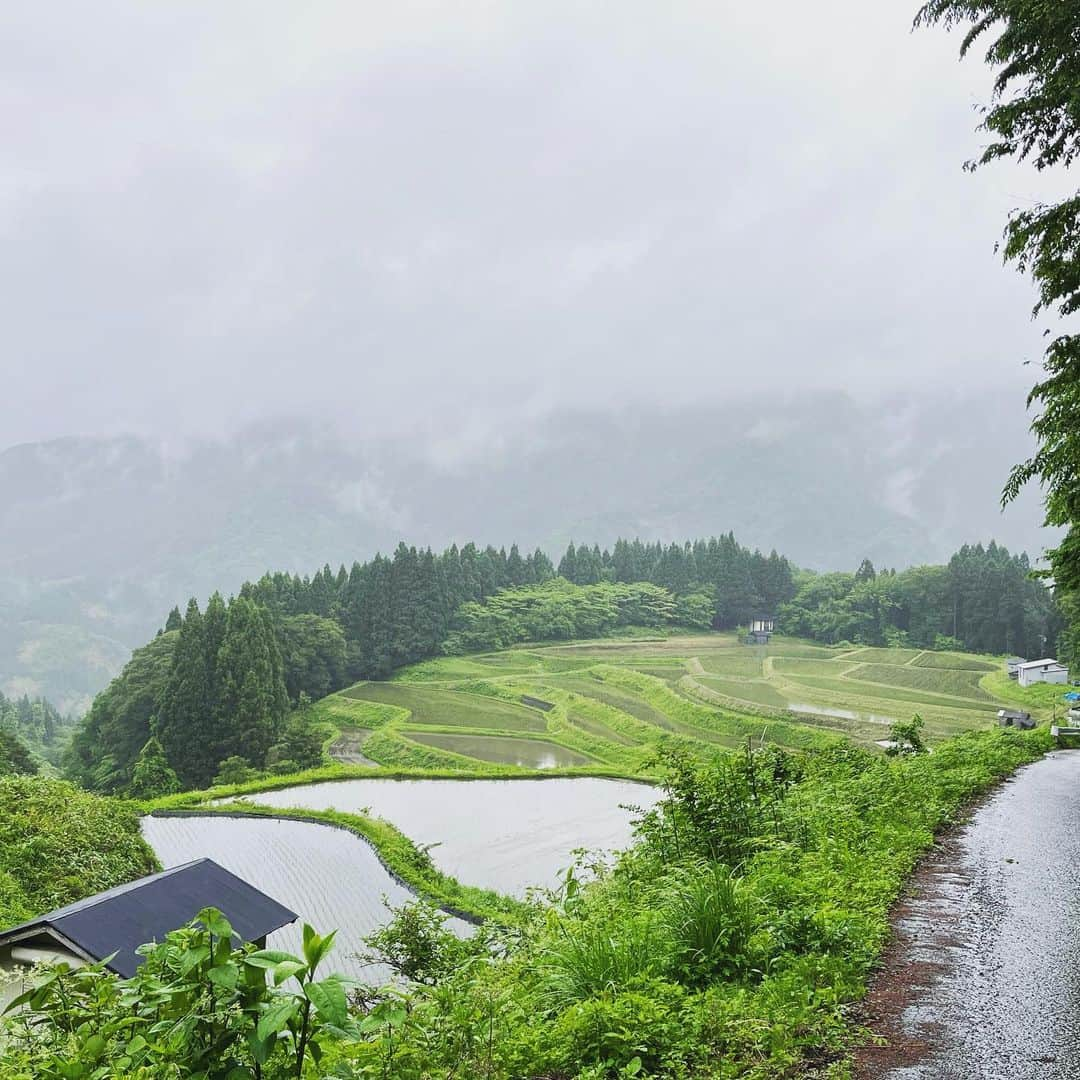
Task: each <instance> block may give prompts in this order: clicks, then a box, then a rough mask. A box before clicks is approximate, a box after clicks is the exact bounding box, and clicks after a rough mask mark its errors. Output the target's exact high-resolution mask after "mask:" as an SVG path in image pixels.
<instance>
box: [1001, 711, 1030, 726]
mask: <svg viewBox="0 0 1080 1080" xmlns="http://www.w3.org/2000/svg"><path fill="white" fill-rule="evenodd" d="M998 723H999V724H1000V725H1001V726H1002V727H1016V728H1020V729H1021V730H1023V731H1030V730H1031V729H1032V728H1033V727H1034V726H1035V721H1034V720H1032V719H1031V713H1029V712H1023V711H1022V710H1021V709H998Z"/></svg>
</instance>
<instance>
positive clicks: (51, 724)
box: [0, 694, 75, 765]
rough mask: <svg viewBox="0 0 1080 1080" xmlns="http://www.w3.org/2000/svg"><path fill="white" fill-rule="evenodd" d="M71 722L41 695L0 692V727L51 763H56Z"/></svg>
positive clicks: (68, 735)
mask: <svg viewBox="0 0 1080 1080" xmlns="http://www.w3.org/2000/svg"><path fill="white" fill-rule="evenodd" d="M74 726H75V722H74V721H73V720H72V719H71V718H70V717H65V716H61V715H60V713H59V712H58V711H57V709H56V708H55V707H54V706H53V705H52V703H51V702H48V701H46V700H45V699H44V698H34V699H31V698H29V697H26V696H23V697H21V698H19V699H17V700H14V699H10V698H6V697H4V695H3V694H0V731H2V730H7V731H8V732H10V733H11V734H13V735H15V736H17V737H18V738H19V740H20V741H21V742H22V743H23V744H24V745H25V746H26V747H27V748H28V749H29V750H30V751H32V752H33V753H34V754H35V755H37V756H38V757H40V758H41V759H42V760H43V761H47V762H49V763H50V764H52V765H58V764H59V763H60V758H61V755H62V754H63V751H64V747H65V746H66V745H67V741H68V738H69V737H70V736H71V732H72V729H73V728H74Z"/></svg>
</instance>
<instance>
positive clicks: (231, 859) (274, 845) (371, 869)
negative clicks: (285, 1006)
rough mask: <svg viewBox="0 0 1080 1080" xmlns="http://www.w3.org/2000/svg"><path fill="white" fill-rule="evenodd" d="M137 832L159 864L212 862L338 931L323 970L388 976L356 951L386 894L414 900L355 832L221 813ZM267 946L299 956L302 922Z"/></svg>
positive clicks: (165, 820)
mask: <svg viewBox="0 0 1080 1080" xmlns="http://www.w3.org/2000/svg"><path fill="white" fill-rule="evenodd" d="M142 830H143V836H144V837H145V838H146V841H147V843H148V844H149V845H150V846H151V847H152V848H153V849H154V851H155V852H156V853H157V856H158V858H159V859H160V860H161V864H162V866H164V867H166V868H168V867H170V866H179V865H180V864H181V863H185V862H190V861H191V860H192V859H201V858H210V859H213V860H214V861H215V862H217V863H219V864H220V865H221V866H224V867H225V869H226V870H231V871H232V872H233V873H234V874H237V875H238V876H239V877H242V878H243V879H244V880H245V881H250V882H251V883H252V884H253V885H255V886H256V887H257V888H259V889H262V890H263V891H264V892H265V893H266V894H267V895H269V896H272V897H273V898H274V899H275V900H278V901H279V902H280V903H282V904H284V905H285V906H286V907H288V908H291V909H292V910H293V911H296V912H300V913H302V917H303V919H305V920H307V921H308V922H309V923H311V924H312V926H314V927H315V928H316V929H317V930H321V931H324V932H325V931H327V930H332V929H335V928H336V929H337V931H338V936H337V939H336V941H335V943H334V947H333V950H332V951H331V954H330V958H329V961H328V962H327V972H328V973H329V972H330V971H338V972H341V973H342V974H344V975H348V976H350V977H352V978H360V979H364V980H365V981H368V982H385V981H386V979H387V977H388V972H387V971H386V970H385V969H383V968H374V967H371V966H365V965H364V964H363V963H362V962H361V961H359V960H358V959H357V958H356V954H357V953H359V952H363V951H364V950H365V946H364V943H363V938H364V936H365V935H366V934H370V933H371V932H372V931H373V930H376V929H378V928H379V927H380V926H383V925H385V923H386V921H387V918H388V909H387V907H386V903H385V902H384V898H385V901H386V902H389V903H390V904H392V905H394V906H398V905H400V904H403V903H405V902H407V901H409V900H411V899H412V898H413V897H412V893H410V892H409V891H408V890H407V889H406V888H404V886H402V885H399V884H398V883H397V881H395V880H394V878H392V877H391V876H390V874H388V873H387V872H386V870H385V869H384V867H383V865H382V863H380V862H379V859H378V857H377V856H376V855H375V852H374V851H373V850H372V849H371V848H370V847H369V846H368V845H367V844H366V843H365V842H364V841H363V840H361V839H360V838H359V837H357V836H354V835H353V834H352V833H349V832H345V831H344V830H342V829H332V828H328V827H327V826H325V825H315V824H311V823H310V822H304V821H284V820H275V819H274V818H230V817H224V816H218V815H206V816H205V817H147V818H143V822H142ZM227 914H228V912H227V911H226V915H227ZM451 925H452V926H453V928H454V929H455V930H456V931H457V932H458V933H463V934H464V933H469V932H471V930H470V927H469V926H468V924H467V923H464V922H462V921H461V920H460V919H452V920H451ZM267 945H268V947H269V948H271V949H284V950H286V951H288V952H292V953H299V952H300V951H301V921H299V920H298V921H297V922H296V923H294V924H293V925H292V926H286V927H284V928H283V929H281V930H278V931H276V932H275V933H273V934H271V935H270V937H269V939H268V941H267Z"/></svg>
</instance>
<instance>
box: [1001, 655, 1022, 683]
mask: <svg viewBox="0 0 1080 1080" xmlns="http://www.w3.org/2000/svg"><path fill="white" fill-rule="evenodd" d="M1026 663H1027V660H1025V659H1024V658H1023V657H1022V656H1010V657H1009V659H1008V660H1006V661H1005V673H1006V674H1007V675H1008V676H1009V678H1010V679H1016V678H1018V677H1019V675H1020V665H1021V664H1026Z"/></svg>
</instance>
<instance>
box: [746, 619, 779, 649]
mask: <svg viewBox="0 0 1080 1080" xmlns="http://www.w3.org/2000/svg"><path fill="white" fill-rule="evenodd" d="M775 625H776V620H775V619H773V618H764V619H751V620H750V630H749V632H748V633H747V635H746V644H747V645H768V644H769V640H770V639H771V638H772V636H773V628H774V627H775Z"/></svg>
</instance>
